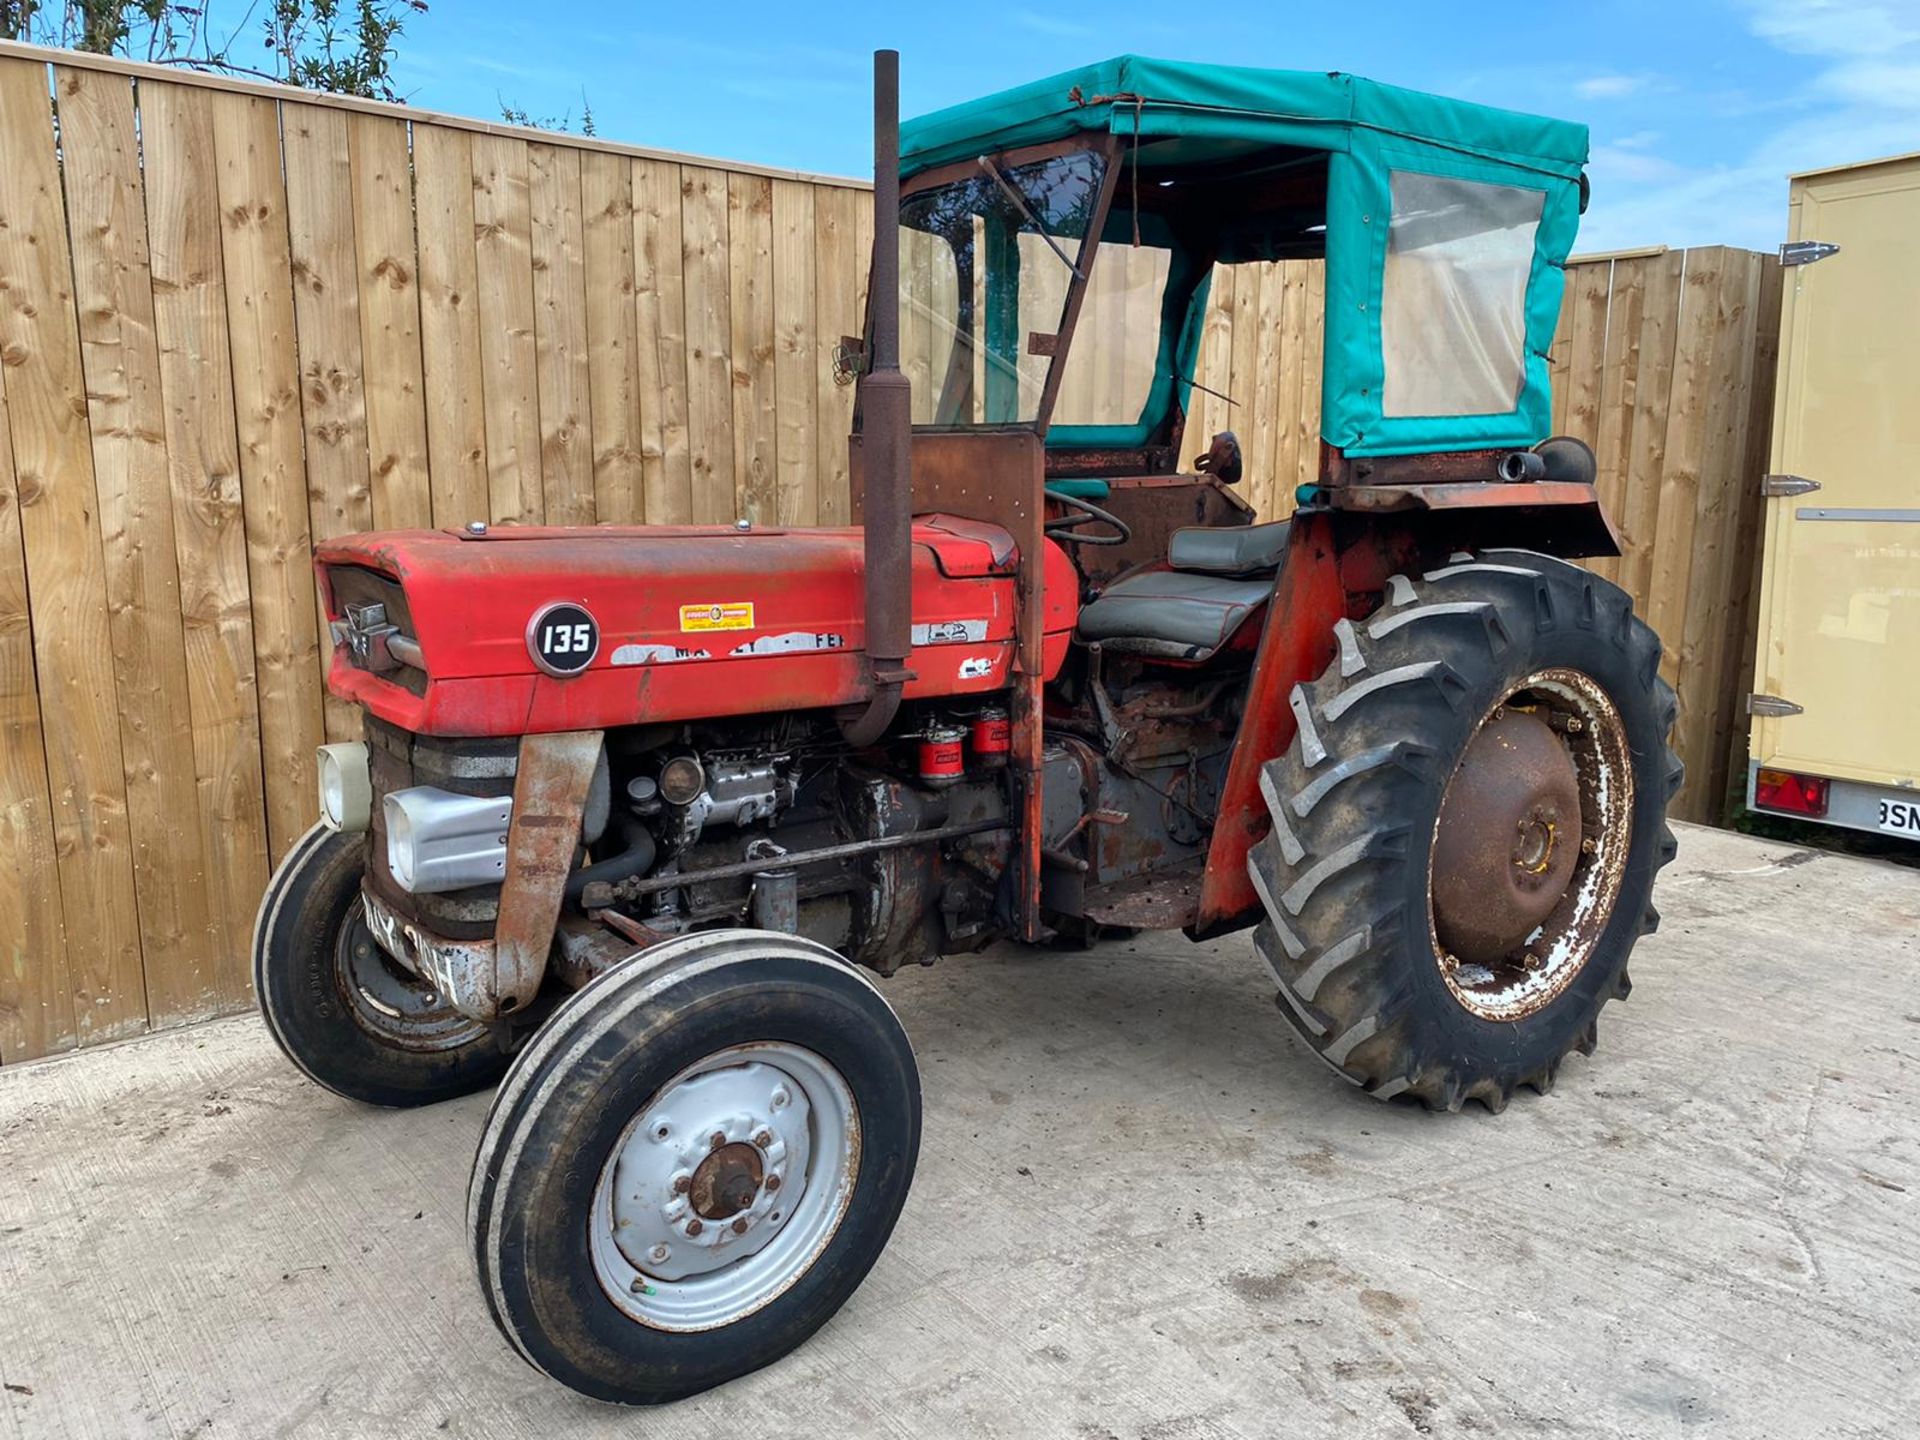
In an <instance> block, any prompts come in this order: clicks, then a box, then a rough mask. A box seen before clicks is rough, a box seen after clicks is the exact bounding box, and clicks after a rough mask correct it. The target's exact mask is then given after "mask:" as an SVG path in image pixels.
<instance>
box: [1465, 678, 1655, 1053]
mask: <svg viewBox="0 0 1920 1440" xmlns="http://www.w3.org/2000/svg"><path fill="white" fill-rule="evenodd" d="M1548 732H1550V733H1551V734H1552V736H1553V737H1554V742H1555V743H1557V744H1558V745H1560V746H1562V747H1564V751H1565V759H1566V760H1567V761H1570V762H1571V766H1570V769H1569V770H1567V771H1565V772H1564V773H1563V772H1562V771H1561V770H1560V769H1559V768H1558V767H1557V766H1556V765H1555V763H1554V762H1553V761H1552V760H1551V759H1550V758H1549V757H1544V756H1540V755H1539V754H1538V751H1537V737H1538V735H1539V734H1544V733H1548ZM1515 742H1517V743H1515ZM1489 747H1493V748H1492V749H1491V750H1490V748H1489ZM1496 752H1497V753H1496ZM1521 752H1529V754H1528V756H1527V757H1526V758H1523V759H1520V760H1516V761H1514V762H1513V763H1516V764H1524V765H1528V766H1529V767H1530V770H1529V774H1528V775H1527V776H1521V777H1517V778H1516V777H1512V776H1503V777H1502V778H1503V780H1506V781H1509V782H1511V783H1507V784H1504V785H1502V786H1501V787H1499V788H1498V789H1497V791H1494V792H1491V793H1474V792H1473V790H1472V789H1471V787H1473V786H1474V785H1475V784H1476V777H1477V776H1479V775H1483V774H1486V773H1489V772H1490V770H1491V768H1492V767H1495V766H1497V765H1499V764H1501V763H1503V762H1505V761H1507V760H1508V759H1509V757H1511V756H1515V755H1519V754H1521ZM1632 758H1633V757H1632V752H1631V749H1630V747H1629V745H1628V742H1627V735H1626V727H1625V724H1624V722H1623V721H1622V719H1621V717H1620V712H1619V709H1618V708H1617V707H1616V706H1615V705H1614V703H1613V700H1612V698H1611V697H1610V696H1609V695H1608V694H1607V692H1606V691H1605V689H1604V688H1602V687H1601V685H1600V683H1599V682H1598V681H1596V680H1595V679H1594V678H1593V677H1592V676H1590V675H1588V674H1586V673H1585V672H1584V671H1580V670H1575V669H1571V668H1566V667H1556V668H1552V669H1545V670H1538V671H1535V672H1534V673H1533V674H1530V675H1528V676H1527V677H1526V678H1525V679H1524V680H1522V681H1521V682H1520V683H1519V684H1517V685H1515V686H1513V687H1512V688H1511V689H1509V690H1508V691H1507V692H1506V693H1505V694H1503V695H1502V696H1501V697H1500V698H1499V700H1498V701H1496V702H1495V703H1494V704H1493V705H1492V706H1490V707H1489V708H1488V709H1487V711H1486V712H1485V714H1483V715H1482V717H1481V719H1480V721H1479V722H1478V723H1477V724H1476V725H1475V727H1474V733H1473V736H1472V738H1471V739H1470V740H1469V741H1468V743H1467V747H1466V749H1465V750H1464V751H1463V752H1462V754H1461V758H1460V760H1459V762H1458V763H1457V764H1456V766H1455V769H1454V772H1453V774H1452V776H1450V777H1449V779H1448V783H1447V789H1446V792H1445V793H1444V795H1443V797H1442V800H1441V807H1440V814H1439V818H1438V820H1437V822H1436V824H1435V826H1434V834H1433V839H1432V842H1431V845H1430V848H1429V855H1428V866H1427V922H1428V931H1429V936H1430V938H1431V940H1432V942H1433V954H1434V959H1435V962H1436V964H1437V965H1438V967H1439V970H1440V974H1441V977H1442V979H1443V980H1444V981H1445V982H1446V985H1447V989H1448V991H1449V992H1450V993H1451V994H1452V995H1453V998H1454V999H1455V1000H1456V1001H1457V1002H1458V1003H1459V1004H1460V1005H1461V1007H1462V1008H1464V1009H1465V1010H1466V1011H1468V1013H1470V1014H1472V1015H1475V1016H1477V1017H1478V1018H1480V1019H1482V1020H1491V1021H1514V1020H1523V1019H1526V1018H1527V1017H1529V1016H1531V1015H1534V1014H1536V1013H1538V1012H1539V1011H1541V1010H1543V1009H1545V1008H1546V1007H1547V1006H1548V1005H1550V1004H1551V1003H1552V1002H1553V1001H1554V1000H1555V999H1557V998H1558V997H1559V996H1560V995H1561V994H1563V993H1564V992H1565V991H1566V989H1567V987H1568V986H1570V985H1571V984H1572V983H1573V981H1574V979H1575V978H1576V977H1577V976H1578V975H1579V974H1580V972H1581V971H1582V970H1583V969H1584V968H1585V966H1586V964H1587V962H1588V960H1589V959H1591V957H1592V955H1593V953H1594V951H1595V949H1596V948H1597V947H1598V945H1599V942H1600V938H1601V936H1602V935H1603V934H1604V933H1605V931H1606V929H1607V926H1608V924H1609V922H1610V921H1611V919H1612V918H1613V913H1614V910H1615V907H1616V905H1617V903H1618V900H1619V897H1620V891H1621V887H1622V882H1623V880H1624V878H1625V874H1626V863H1627V857H1628V855H1629V854H1630V853H1631V851H1632V846H1633V765H1632ZM1570 812H1577V813H1570ZM1443 831H1444V832H1445V833H1444V836H1443ZM1469 854H1471V855H1473V856H1474V857H1475V859H1473V860H1467V859H1463V858H1462V857H1463V856H1466V855H1469ZM1496 861H1497V863H1496ZM1476 865H1477V867H1478V868H1474V869H1463V868H1462V867H1463V866H1476ZM1509 867H1510V868H1509ZM1562 874H1564V875H1565V879H1564V882H1562V880H1561V878H1560V877H1561V876H1562ZM1540 880H1547V881H1550V882H1551V884H1552V889H1551V893H1548V894H1542V893H1541V892H1540V890H1539V889H1537V888H1536V889H1534V890H1532V891H1530V892H1529V891H1528V890H1527V889H1526V887H1527V886H1528V885H1530V884H1533V883H1534V882H1535V881H1540ZM1475 907H1478V909H1477V911H1476V909H1475ZM1503 930H1504V932H1505V933H1502V932H1503ZM1463 937H1468V938H1467V939H1466V940H1463ZM1509 941H1511V942H1512V943H1510V944H1509V943H1507V942H1509ZM1449 942H1451V943H1449Z"/></svg>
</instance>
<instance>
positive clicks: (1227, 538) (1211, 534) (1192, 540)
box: [1167, 520, 1293, 575]
mask: <svg viewBox="0 0 1920 1440" xmlns="http://www.w3.org/2000/svg"><path fill="white" fill-rule="evenodd" d="M1292 528H1293V527H1292V522H1291V521H1287V520H1275V521H1274V522H1272V523H1271V524H1269V525H1188V526H1186V527H1184V528H1182V529H1179V530H1176V531H1174V532H1173V539H1172V540H1170V541H1169V542H1168V543H1167V563H1168V564H1169V565H1171V566H1173V568H1174V569H1176V570H1194V571H1198V572H1199V573H1201V574H1203V575H1258V574H1260V573H1261V572H1262V571H1266V570H1275V569H1278V568H1279V566H1280V560H1281V558H1282V557H1283V556H1284V555H1285V554H1286V553H1287V533H1288V531H1289V530H1291V529H1292Z"/></svg>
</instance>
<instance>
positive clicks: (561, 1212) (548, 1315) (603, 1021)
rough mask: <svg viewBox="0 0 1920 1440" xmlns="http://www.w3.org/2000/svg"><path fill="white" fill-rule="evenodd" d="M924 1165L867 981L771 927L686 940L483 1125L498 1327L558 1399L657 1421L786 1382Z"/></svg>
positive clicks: (652, 963)
mask: <svg viewBox="0 0 1920 1440" xmlns="http://www.w3.org/2000/svg"><path fill="white" fill-rule="evenodd" d="M919 1150H920V1078H919V1070H918V1068H917V1066H916V1065H915V1062H914V1057H913V1048H912V1046H911V1045H910V1044H909V1043H908V1041H907V1036H906V1032H905V1031H904V1030H903V1029H902V1028H901V1026H900V1022H899V1020H898V1019H897V1018H895V1016H894V1013H893V1010H892V1009H891V1007H889V1006H888V1004H887V1002H886V1001H885V1000H884V999H882V998H881V996H880V993H879V991H878V990H876V989H875V988H874V986H873V984H872V983H871V982H870V981H869V980H867V979H866V977H865V976H863V975H861V974H860V973H859V972H858V971H856V970H855V969H854V968H853V967H852V966H851V965H849V964H848V963H847V962H846V961H844V960H842V959H841V958H840V957H839V956H838V955H836V954H835V953H834V952H833V951H831V950H829V949H827V948H826V947H825V946H822V945H817V944H815V943H814V942H812V941H809V940H802V939H798V938H796V937H794V936H791V935H783V934H775V933H773V932H770V931H764V930H716V931H705V932H701V933H697V934H693V935H685V936H680V937H676V938H675V939H672V940H668V941H664V942H662V943H660V944H657V945H654V946H651V947H649V948H648V949H646V950H643V951H641V952H640V953H639V954H637V955H635V956H633V957H632V958H630V959H628V960H626V961H624V962H622V963H621V964H620V965H617V966H616V967H614V968H613V969H612V970H610V971H609V972H607V974H606V975H604V976H602V977H601V978H600V979H598V980H596V981H595V982H594V983H593V984H592V985H591V986H588V987H587V988H586V989H584V990H581V991H579V992H578V993H576V994H575V995H573V996H571V997H570V998H569V999H567V1000H566V1001H565V1002H564V1003H562V1004H561V1006H560V1007H559V1008H558V1009H557V1010H556V1011H555V1012H554V1014H553V1016H552V1017H551V1018H550V1019H549V1020H548V1021H547V1023H546V1025H545V1026H544V1027H543V1028H542V1029H541V1030H540V1031H539V1032H538V1033H537V1034H536V1035H535V1037H534V1039H533V1040H532V1041H531V1042H530V1043H529V1044H528V1046H527V1048H526V1050H525V1051H524V1052H523V1053H522V1054H521V1056H520V1058H519V1060H518V1061H517V1062H515V1064H514V1067H513V1069H512V1071H511V1072H510V1073H509V1074H508V1076H507V1079H506V1081H505V1083H504V1084H502V1086H501V1087H500V1093H499V1094H498V1095H497V1096H496V1097H495V1098H494V1102H493V1109H492V1111H491V1113H489V1114H488V1116H487V1124H486V1129H485V1130H484V1131H483V1132H482V1135H481V1140H480V1146H479V1151H478V1153H477V1154H476V1155H475V1157H474V1166H473V1178H472V1181H471V1182H470V1184H469V1186H468V1189H467V1234H468V1238H469V1240H470V1242H471V1244H472V1246H473V1253H474V1259H475V1262H476V1264H477V1266H478V1269H479V1276H480V1288H481V1290H482V1291H483V1293H484V1294H485V1296H486V1300H487V1305H488V1307H489V1309H490V1310H491V1311H492V1314H493V1318H494V1322H495V1323H496V1324H497V1325H498V1326H499V1327H500V1330H501V1333H502V1334H504V1335H505V1336H506V1338H507V1339H508V1340H509V1341H510V1342H511V1343H512V1344H513V1346H514V1348H515V1349H516V1350H518V1351H519V1352H520V1354H521V1356H522V1357H524V1358H525V1359H526V1360H527V1361H528V1362H529V1363H530V1364H532V1365H534V1366H535V1367H536V1368H538V1369H540V1370H542V1371H544V1372H545V1373H546V1374H548V1375H550V1376H552V1377H553V1378H554V1379H556V1380H558V1381H560V1382H561V1383H562V1384H564V1385H567V1386H570V1387H571V1388H573V1389H575V1390H578V1391H580V1392H581V1393H582V1394H585V1395H590V1396H593V1397H594V1398H596V1399H600V1400H610V1401H614V1402H616V1403H619V1404H628V1405H639V1404H659V1403H663V1402H665V1401H669V1400H676V1399H679V1398H681V1397H683V1396H686V1395H692V1394H695V1393H697V1392H699V1391H701V1390H705V1389H708V1388H710V1387H712V1386H714V1385H718V1384H721V1383H722V1382H724V1381H727V1380H731V1379H733V1378H734V1377H736V1376H739V1375H744V1374H746V1373H747V1372H749V1371H751V1370H757V1369H759V1368H760V1367H761V1366H763V1365H767V1364H770V1363H772V1362H773V1361H775V1360H777V1359H779V1358H780V1357H781V1356H782V1355H785V1354H786V1353H787V1352H788V1351H790V1350H792V1349H793V1348H794V1347H795V1346H797V1345H799V1344H800V1343H801V1342H802V1341H804V1340H805V1339H806V1338H807V1337H808V1336H809V1335H811V1334H812V1333H813V1332H814V1331H815V1330H817V1329H819V1328H820V1327H821V1326H822V1325H824V1324H825V1323H826V1322H827V1321H828V1320H829V1319H830V1318H831V1317H832V1316H833V1314H834V1312H835V1311H837V1310H838V1309H839V1308H840V1307H841V1305H843V1304H844V1303H846V1301H847V1299H848V1297H850V1296H851V1295H852V1294H853V1292H854V1291H855V1290H856V1289H857V1288H858V1287H859V1285H860V1282H861V1281H862V1280H863V1279H865V1278H866V1274H867V1272H868V1270H870V1269H871V1268H872V1267H873V1264H874V1262H875V1261H876V1260H878V1259H879V1258H880V1252H881V1251H882V1250H883V1249H884V1248H885V1247H886V1243H887V1239H888V1237H889V1236H890V1235H891V1234H892V1233H893V1226H894V1222H895V1221H896V1220H898V1219H899V1216H900V1208H901V1206H902V1205H903V1204H904V1203H905V1201H906V1197H907V1189H908V1186H909V1185H910V1184H911V1183H912V1180H913V1170H914V1163H915V1160H916V1159H917V1157H918V1155H919Z"/></svg>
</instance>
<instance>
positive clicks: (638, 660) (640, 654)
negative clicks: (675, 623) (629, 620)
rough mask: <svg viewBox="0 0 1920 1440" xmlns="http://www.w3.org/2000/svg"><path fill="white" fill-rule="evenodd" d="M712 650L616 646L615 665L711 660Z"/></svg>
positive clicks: (680, 647)
mask: <svg viewBox="0 0 1920 1440" xmlns="http://www.w3.org/2000/svg"><path fill="white" fill-rule="evenodd" d="M712 658H713V652H712V651H711V650H689V649H688V648H687V647H686V646H684V645H621V646H618V647H616V648H615V650H614V652H613V656H612V663H613V664H615V665H670V664H672V663H673V662H674V661H676V660H711V659H712Z"/></svg>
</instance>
